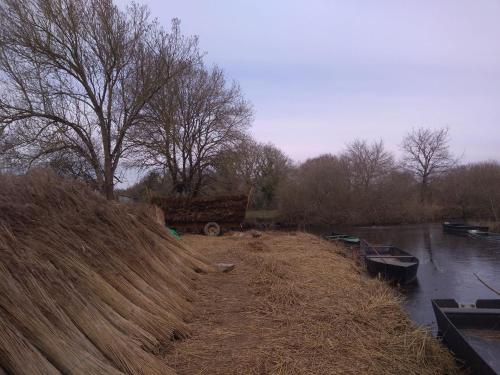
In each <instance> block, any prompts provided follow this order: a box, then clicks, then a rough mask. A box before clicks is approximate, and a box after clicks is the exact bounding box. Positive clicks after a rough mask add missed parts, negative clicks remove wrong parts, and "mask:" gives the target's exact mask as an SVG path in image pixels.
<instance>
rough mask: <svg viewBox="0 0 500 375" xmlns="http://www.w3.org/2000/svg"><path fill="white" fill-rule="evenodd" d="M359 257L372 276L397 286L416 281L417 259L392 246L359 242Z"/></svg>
mask: <svg viewBox="0 0 500 375" xmlns="http://www.w3.org/2000/svg"><path fill="white" fill-rule="evenodd" d="M360 250H361V255H362V257H363V258H364V260H365V264H366V269H367V270H368V273H369V274H371V275H372V276H377V275H380V276H381V277H383V278H384V279H386V280H388V281H391V282H395V283H398V284H409V283H411V282H413V281H415V280H416V279H417V270H418V264H419V261H418V258H417V257H415V256H413V255H411V254H409V253H407V252H406V251H404V250H401V249H400V248H398V247H396V246H392V245H382V246H380V245H371V244H369V243H368V242H366V241H364V240H363V241H361V246H360Z"/></svg>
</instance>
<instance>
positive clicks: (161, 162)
mask: <svg viewBox="0 0 500 375" xmlns="http://www.w3.org/2000/svg"><path fill="white" fill-rule="evenodd" d="M251 118H252V110H251V107H250V105H249V103H248V102H247V101H246V100H245V99H244V98H243V95H242V93H241V90H240V88H239V86H238V85H237V84H236V83H231V84H229V83H228V82H227V79H226V77H225V75H224V72H223V71H222V70H221V69H219V68H217V67H215V68H213V69H210V70H207V69H205V68H204V67H203V66H202V65H201V64H196V65H195V64H193V65H192V66H191V68H190V69H189V70H186V71H185V72H184V73H183V74H182V75H180V76H179V77H177V79H175V80H174V81H172V83H171V84H170V85H168V86H165V87H164V88H163V89H162V90H160V91H159V93H158V95H157V96H155V98H154V99H153V100H152V101H151V102H150V103H149V104H148V105H147V106H146V108H145V115H144V117H143V121H142V123H141V126H140V127H137V128H135V130H134V133H133V137H131V138H130V140H129V146H130V148H131V149H132V150H133V151H134V161H133V165H135V166H138V167H140V168H144V169H159V170H161V171H162V172H163V173H165V175H166V176H167V177H168V178H169V179H170V180H171V186H172V191H171V193H173V194H178V195H184V196H191V197H195V196H197V195H199V194H200V192H201V190H202V188H203V187H204V185H206V183H207V179H208V178H209V177H210V175H211V174H212V173H211V172H212V171H213V169H214V168H215V167H216V166H217V163H218V162H219V160H220V159H221V155H223V154H224V153H227V152H230V151H231V150H232V149H234V147H235V146H236V145H237V144H238V143H239V142H240V141H241V139H242V138H244V136H245V131H246V130H247V128H248V127H249V125H250V120H251Z"/></svg>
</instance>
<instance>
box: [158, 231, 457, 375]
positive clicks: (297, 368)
mask: <svg viewBox="0 0 500 375" xmlns="http://www.w3.org/2000/svg"><path fill="white" fill-rule="evenodd" d="M182 242H184V243H186V244H187V245H188V246H190V247H192V248H193V249H195V250H197V251H199V252H200V253H201V254H203V255H204V256H205V257H206V258H208V259H209V260H210V261H211V262H222V261H223V262H231V263H235V264H236V268H235V269H234V271H232V272H230V273H209V274H206V275H201V276H200V279H199V282H198V283H197V284H196V288H197V294H198V298H197V299H196V301H195V302H194V311H196V314H195V317H194V318H193V320H192V321H191V322H190V324H189V326H190V328H191V329H192V332H193V335H192V336H191V337H190V338H188V339H186V340H183V341H177V342H176V343H175V344H174V346H173V348H172V350H171V351H169V353H167V361H168V363H169V364H170V365H171V366H172V367H173V368H174V369H175V370H176V371H177V372H178V373H179V374H215V373H216V374H238V373H240V374H268V373H275V374H306V373H307V374H320V373H321V374H324V373H330V374H335V373H344V374H346V373H347V374H349V373H351V374H354V373H356V374H357V373H373V374H378V373H380V374H381V373H384V374H400V373H409V374H452V373H457V372H458V369H457V368H456V366H455V363H454V360H453V358H452V356H451V355H450V354H449V352H447V351H446V350H445V349H444V348H443V347H442V346H441V345H440V344H439V343H438V342H437V341H436V340H435V339H433V338H432V337H431V336H430V335H429V334H428V333H426V332H425V331H423V330H421V329H418V328H416V327H415V326H414V325H413V324H412V323H411V322H410V320H409V318H408V316H407V315H406V313H405V312H404V311H403V310H402V308H401V304H400V301H399V299H398V297H397V296H396V294H395V292H394V290H392V289H390V288H389V287H388V286H387V285H386V284H385V283H384V282H382V281H379V280H375V279H370V278H367V277H366V276H365V274H364V272H363V270H362V268H361V266H359V265H358V264H356V262H355V260H354V259H353V258H352V257H351V254H350V253H349V251H348V250H346V249H345V248H343V247H340V246H336V245H335V244H332V243H329V242H327V241H324V240H322V239H320V238H318V237H316V236H313V235H308V234H303V233H276V232H268V233H264V234H263V235H262V236H261V237H258V238H255V237H253V236H252V235H251V233H234V234H228V235H226V236H224V237H217V238H210V237H201V236H191V235H190V236H184V237H183V238H182Z"/></svg>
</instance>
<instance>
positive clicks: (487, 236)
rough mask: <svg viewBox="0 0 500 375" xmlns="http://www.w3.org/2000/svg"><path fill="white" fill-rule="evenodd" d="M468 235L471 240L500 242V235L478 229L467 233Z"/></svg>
mask: <svg viewBox="0 0 500 375" xmlns="http://www.w3.org/2000/svg"><path fill="white" fill-rule="evenodd" d="M467 234H468V235H469V237H471V238H476V239H481V240H486V241H492V242H493V241H500V233H492V232H483V231H480V230H477V229H471V230H468V231H467Z"/></svg>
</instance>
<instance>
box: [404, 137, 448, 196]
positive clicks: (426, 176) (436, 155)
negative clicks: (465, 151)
mask: <svg viewBox="0 0 500 375" xmlns="http://www.w3.org/2000/svg"><path fill="white" fill-rule="evenodd" d="M401 148H402V150H403V152H404V158H403V165H404V167H405V168H406V169H408V170H409V171H411V172H413V173H414V174H415V175H416V176H417V178H418V179H419V181H420V199H421V201H422V202H424V201H425V200H426V199H427V197H428V188H429V184H430V182H431V181H432V179H433V178H434V177H435V176H438V175H440V174H442V173H443V172H446V171H447V170H448V169H449V168H451V167H452V166H453V165H455V164H456V159H455V158H454V157H453V156H452V154H451V153H450V151H449V136H448V128H442V129H436V130H432V129H426V128H419V129H413V130H412V131H411V132H410V133H408V134H407V135H406V137H405V138H404V139H403V143H402V145H401Z"/></svg>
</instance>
